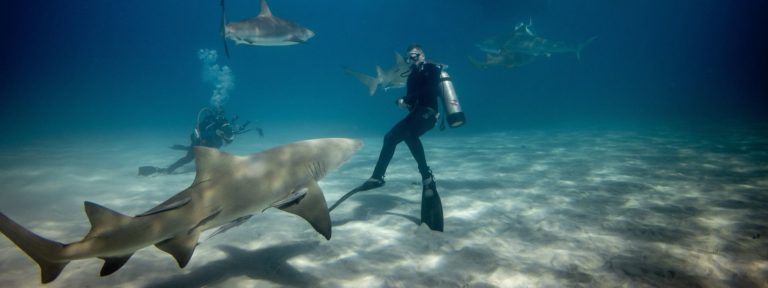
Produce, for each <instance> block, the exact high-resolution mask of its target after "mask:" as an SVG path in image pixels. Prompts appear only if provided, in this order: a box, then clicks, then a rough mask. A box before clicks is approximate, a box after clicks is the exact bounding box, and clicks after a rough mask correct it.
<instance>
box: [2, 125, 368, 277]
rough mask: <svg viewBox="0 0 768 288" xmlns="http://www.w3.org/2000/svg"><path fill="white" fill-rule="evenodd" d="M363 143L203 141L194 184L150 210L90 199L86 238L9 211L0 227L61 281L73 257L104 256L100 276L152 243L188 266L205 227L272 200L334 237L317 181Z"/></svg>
mask: <svg viewBox="0 0 768 288" xmlns="http://www.w3.org/2000/svg"><path fill="white" fill-rule="evenodd" d="M361 146H362V143H361V142H360V141H358V140H353V139H345V138H326V139H314V140H305V141H300V142H295V143H292V144H288V145H283V146H279V147H276V148H272V149H270V150H267V151H264V152H261V153H256V154H252V155H250V156H234V155H231V154H227V153H224V152H221V151H219V150H216V149H212V148H206V147H200V146H198V147H195V148H194V153H195V163H196V164H197V174H196V176H195V180H194V181H193V182H192V185H190V186H189V188H187V189H185V190H183V191H181V192H179V193H178V194H176V195H174V196H173V197H171V198H170V199H168V200H166V201H165V202H163V203H161V204H160V205H158V206H156V207H154V208H152V209H150V210H149V211H147V212H144V213H142V214H139V215H136V216H134V217H130V216H126V215H123V214H120V213H118V212H115V211H113V210H110V209H108V208H105V207H103V206H99V205H97V204H94V203H91V202H85V212H86V214H87V215H88V219H89V220H90V222H91V230H90V232H88V234H87V235H86V236H85V237H84V238H83V239H82V240H80V241H79V242H73V243H69V244H62V243H59V242H55V241H52V240H48V239H45V238H43V237H41V236H39V235H37V234H35V233H33V232H31V231H29V230H27V229H26V228H24V227H22V226H21V225H19V224H17V223H16V222H14V221H13V220H11V219H10V218H8V217H7V216H5V214H3V213H0V232H2V233H3V234H4V235H5V236H6V237H8V238H9V239H10V240H11V241H13V243H16V245H17V246H18V247H19V248H21V250H23V251H24V252H26V253H27V255H29V256H30V257H31V258H32V259H34V260H35V261H36V262H37V264H38V265H40V270H41V280H42V282H43V283H48V282H51V281H53V280H55V279H56V277H58V275H59V274H60V273H61V271H62V270H63V269H64V266H66V265H67V264H68V263H69V261H71V260H78V259H87V258H93V257H98V258H101V259H104V261H105V263H104V266H103V267H102V269H101V276H105V275H109V274H112V273H114V272H115V271H117V270H118V269H120V268H121V267H122V266H123V265H124V264H125V263H126V262H127V261H128V259H130V258H131V256H132V255H133V253H134V252H136V251H137V250H139V249H142V248H144V247H147V246H150V245H155V246H156V247H157V248H159V249H160V250H163V251H165V252H168V253H169V254H171V255H172V256H173V257H174V258H175V259H176V261H177V262H178V264H179V266H180V267H182V268H183V267H184V266H186V265H187V263H188V262H189V260H190V258H191V257H192V252H193V251H194V250H195V246H196V245H197V242H198V237H199V236H200V233H201V232H203V231H205V230H208V229H211V228H216V227H219V226H222V225H225V227H226V225H227V223H230V222H233V221H234V222H240V221H243V217H246V216H247V215H251V214H253V213H258V212H261V211H264V210H266V209H268V208H271V207H274V208H278V209H281V210H283V211H287V212H290V213H293V214H296V215H298V216H301V217H302V218H304V219H305V220H307V221H308V222H309V223H310V224H311V225H312V227H313V228H314V229H315V230H316V231H317V232H319V233H320V234H322V235H323V236H324V237H325V238H326V239H330V238H331V219H330V216H329V215H328V207H327V205H326V202H325V197H324V196H323V192H322V190H321V189H320V187H319V186H318V184H317V182H318V181H319V180H320V179H321V178H323V176H325V175H326V173H328V172H330V171H331V170H333V169H335V168H336V167H338V166H339V165H341V164H342V163H344V162H345V161H346V160H348V159H349V158H350V157H351V156H352V155H353V154H354V153H355V152H356V151H358V150H359V149H360V147H361Z"/></svg>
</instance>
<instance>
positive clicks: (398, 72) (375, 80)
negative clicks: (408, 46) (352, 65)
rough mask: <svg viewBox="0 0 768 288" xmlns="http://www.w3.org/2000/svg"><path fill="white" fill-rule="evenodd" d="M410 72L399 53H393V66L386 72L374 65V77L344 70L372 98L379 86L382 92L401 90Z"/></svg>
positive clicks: (408, 66)
mask: <svg viewBox="0 0 768 288" xmlns="http://www.w3.org/2000/svg"><path fill="white" fill-rule="evenodd" d="M410 70H411V66H410V65H409V64H408V63H406V62H405V58H403V56H402V55H400V53H397V52H395V66H393V67H392V68H389V69H387V70H384V69H382V68H381V67H380V66H378V65H376V77H373V76H369V75H366V74H364V73H362V72H357V71H354V70H352V69H348V68H346V67H345V68H344V72H346V73H347V74H349V75H352V76H353V77H355V78H357V80H359V81H360V82H362V83H363V85H365V87H368V94H370V95H371V96H373V94H376V90H377V89H378V87H379V86H381V87H382V88H383V89H384V91H387V90H389V89H391V88H403V87H405V84H406V81H407V80H408V75H407V72H408V71H410Z"/></svg>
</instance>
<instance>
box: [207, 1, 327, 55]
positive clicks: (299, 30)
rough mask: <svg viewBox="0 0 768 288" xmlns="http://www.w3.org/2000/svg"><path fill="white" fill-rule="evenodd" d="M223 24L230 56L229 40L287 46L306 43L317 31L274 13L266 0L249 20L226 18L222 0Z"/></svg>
mask: <svg viewBox="0 0 768 288" xmlns="http://www.w3.org/2000/svg"><path fill="white" fill-rule="evenodd" d="M221 26H222V36H224V52H225V53H226V54H227V57H229V48H228V47H227V40H226V39H230V40H232V41H235V43H237V44H246V45H255V46H285V45H295V44H299V43H306V42H307V41H308V40H309V39H310V38H312V37H314V36H315V32H312V30H309V29H307V28H306V27H304V26H301V25H300V24H298V23H296V22H292V21H288V20H285V19H282V18H279V17H277V16H274V15H272V11H271V10H270V9H269V5H267V1H266V0H261V11H260V12H259V15H258V16H256V17H253V18H250V19H247V20H243V21H237V22H229V23H227V20H226V13H225V9H224V0H221Z"/></svg>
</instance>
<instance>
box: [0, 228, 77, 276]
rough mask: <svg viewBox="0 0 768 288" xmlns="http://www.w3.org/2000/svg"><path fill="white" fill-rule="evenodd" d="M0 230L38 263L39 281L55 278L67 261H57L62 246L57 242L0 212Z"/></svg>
mask: <svg viewBox="0 0 768 288" xmlns="http://www.w3.org/2000/svg"><path fill="white" fill-rule="evenodd" d="M0 232H2V233H3V234H4V235H5V236H6V237H8V239H10V240H11V241H13V243H15V244H16V246H18V247H19V248H20V249H21V250H22V251H24V253H27V255H28V256H29V257H31V258H32V260H35V262H37V265H40V281H41V282H42V283H48V282H51V281H53V280H54V279H56V277H58V276H59V274H61V271H62V270H64V266H67V264H69V261H63V260H62V261H57V260H56V259H57V258H60V257H59V255H60V254H61V251H62V249H63V247H64V245H62V244H61V243H59V242H56V241H52V240H48V239H45V238H43V237H41V236H39V235H37V234H35V233H32V231H29V230H27V229H26V228H24V227H22V226H21V225H19V224H18V223H16V222H14V221H13V220H11V218H8V217H7V216H5V214H3V213H0Z"/></svg>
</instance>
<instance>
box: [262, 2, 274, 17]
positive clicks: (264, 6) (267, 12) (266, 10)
mask: <svg viewBox="0 0 768 288" xmlns="http://www.w3.org/2000/svg"><path fill="white" fill-rule="evenodd" d="M259 17H272V11H270V10H269V5H267V0H261V12H259Z"/></svg>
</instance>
